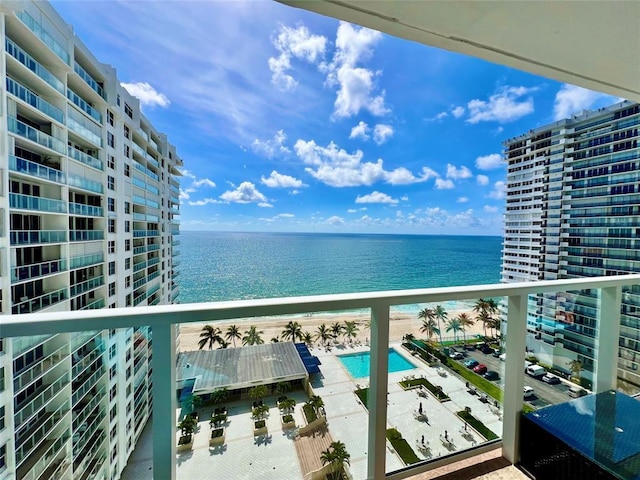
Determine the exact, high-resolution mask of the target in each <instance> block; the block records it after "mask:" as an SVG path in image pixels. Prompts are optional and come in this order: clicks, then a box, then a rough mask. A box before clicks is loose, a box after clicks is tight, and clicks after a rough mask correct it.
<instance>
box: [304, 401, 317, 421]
mask: <svg viewBox="0 0 640 480" xmlns="http://www.w3.org/2000/svg"><path fill="white" fill-rule="evenodd" d="M302 411H303V412H304V416H305V417H306V418H307V423H311V422H313V421H314V420H315V419H317V418H318V416H317V415H316V411H315V410H314V409H313V407H312V406H311V405H309V404H308V403H305V404H304V405H303V406H302Z"/></svg>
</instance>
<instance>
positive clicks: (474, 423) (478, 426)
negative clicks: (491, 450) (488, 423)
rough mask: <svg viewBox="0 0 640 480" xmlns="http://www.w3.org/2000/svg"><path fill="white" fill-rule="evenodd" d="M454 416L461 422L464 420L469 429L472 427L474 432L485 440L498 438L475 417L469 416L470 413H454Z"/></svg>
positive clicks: (464, 411)
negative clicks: (469, 426)
mask: <svg viewBox="0 0 640 480" xmlns="http://www.w3.org/2000/svg"><path fill="white" fill-rule="evenodd" d="M456 415H458V416H459V417H460V418H461V419H462V420H464V421H465V422H467V423H468V424H469V425H471V427H473V428H474V429H475V430H476V432H478V433H479V434H480V435H482V436H483V437H484V438H486V439H487V440H495V439H496V438H498V436H497V435H496V434H495V433H493V432H492V431H491V430H489V429H488V428H487V427H485V425H484V423H482V422H481V421H480V420H478V419H477V418H476V417H474V416H473V415H471V413H469V412H467V411H466V410H462V411H460V412H456Z"/></svg>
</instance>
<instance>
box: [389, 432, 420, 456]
mask: <svg viewBox="0 0 640 480" xmlns="http://www.w3.org/2000/svg"><path fill="white" fill-rule="evenodd" d="M387 440H389V442H391V445H392V446H393V449H394V450H395V451H396V452H398V455H400V458H402V461H403V462H404V463H405V464H406V465H411V464H412V463H417V462H419V461H420V459H419V458H418V456H417V455H416V452H414V451H413V448H411V446H410V445H409V444H408V443H407V441H406V440H405V439H404V438H402V434H401V433H400V432H399V431H398V430H396V429H395V428H389V429H388V430H387Z"/></svg>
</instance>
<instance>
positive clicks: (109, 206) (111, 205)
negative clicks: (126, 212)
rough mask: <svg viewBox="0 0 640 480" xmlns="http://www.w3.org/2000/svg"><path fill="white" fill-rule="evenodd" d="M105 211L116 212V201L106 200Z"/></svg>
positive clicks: (112, 199) (113, 199)
mask: <svg viewBox="0 0 640 480" xmlns="http://www.w3.org/2000/svg"><path fill="white" fill-rule="evenodd" d="M107 210H109V211H110V212H115V211H116V199H115V198H111V197H109V198H107Z"/></svg>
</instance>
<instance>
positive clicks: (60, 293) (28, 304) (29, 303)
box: [11, 288, 67, 314]
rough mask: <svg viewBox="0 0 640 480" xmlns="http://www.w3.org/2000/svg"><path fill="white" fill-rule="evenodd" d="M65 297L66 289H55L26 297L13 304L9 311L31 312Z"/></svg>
mask: <svg viewBox="0 0 640 480" xmlns="http://www.w3.org/2000/svg"><path fill="white" fill-rule="evenodd" d="M66 298H67V289H66V288H61V289H60V290H56V291H54V292H50V293H45V294H44V295H41V296H39V297H35V298H31V299H26V300H24V301H21V302H19V303H16V304H14V305H13V306H12V307H11V313H14V314H15V313H25V314H26V313H33V312H37V311H38V310H41V309H43V308H46V307H48V306H51V305H54V304H56V303H58V302H61V301H62V300H65V299H66Z"/></svg>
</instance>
